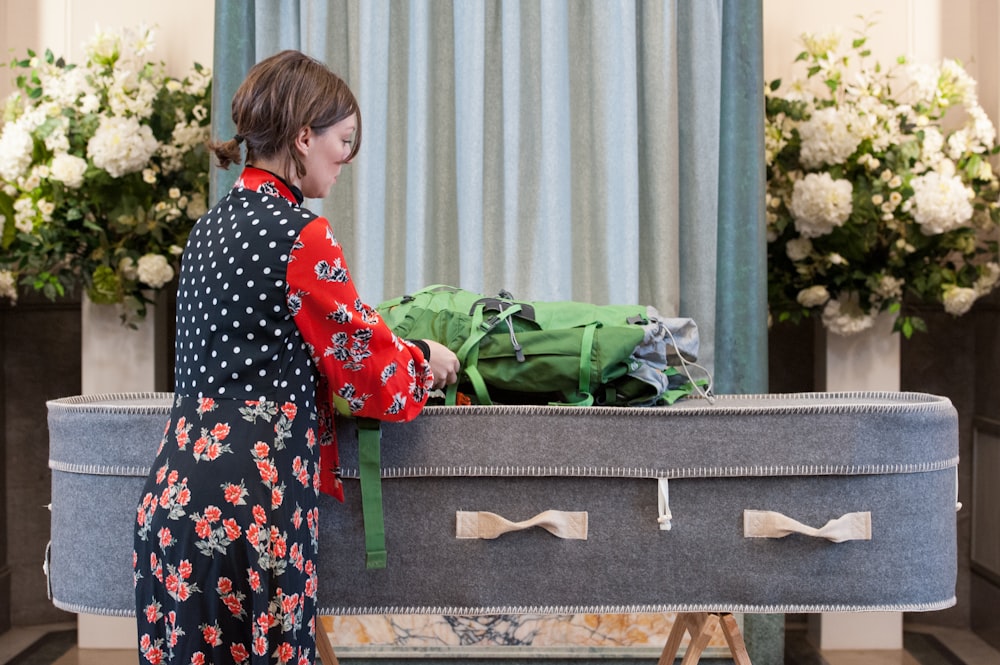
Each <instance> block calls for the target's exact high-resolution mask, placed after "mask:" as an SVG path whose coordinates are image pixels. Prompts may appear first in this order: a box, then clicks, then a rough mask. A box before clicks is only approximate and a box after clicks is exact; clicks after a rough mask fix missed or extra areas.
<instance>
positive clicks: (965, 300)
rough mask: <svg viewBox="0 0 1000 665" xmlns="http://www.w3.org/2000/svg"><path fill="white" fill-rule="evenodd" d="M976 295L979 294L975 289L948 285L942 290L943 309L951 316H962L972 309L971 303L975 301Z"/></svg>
mask: <svg viewBox="0 0 1000 665" xmlns="http://www.w3.org/2000/svg"><path fill="white" fill-rule="evenodd" d="M978 297H979V294H978V293H976V290H975V289H968V288H965V287H962V286H952V287H949V288H947V289H945V292H944V298H943V300H944V311H946V312H948V313H949V314H951V315H952V316H962V315H963V314H965V313H966V312H968V311H969V310H970V309H972V304H973V303H974V302H976V298H978Z"/></svg>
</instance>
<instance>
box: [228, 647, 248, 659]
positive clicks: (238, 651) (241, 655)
mask: <svg viewBox="0 0 1000 665" xmlns="http://www.w3.org/2000/svg"><path fill="white" fill-rule="evenodd" d="M229 654H230V655H231V656H232V657H233V660H235V661H236V662H237V663H245V662H246V660H247V659H248V658H249V657H250V652H249V651H247V648H246V646H244V645H243V644H232V645H230V646H229Z"/></svg>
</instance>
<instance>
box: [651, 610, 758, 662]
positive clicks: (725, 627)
mask: <svg viewBox="0 0 1000 665" xmlns="http://www.w3.org/2000/svg"><path fill="white" fill-rule="evenodd" d="M720 624H721V625H722V634H723V635H725V637H726V643H727V644H728V645H729V650H730V651H731V652H732V654H733V662H734V663H736V665H751V663H750V656H749V654H747V645H746V644H745V643H744V642H743V635H742V634H741V633H740V627H739V625H738V624H737V623H736V618H735V617H734V616H733V615H732V614H728V613H722V612H681V613H679V614H678V615H677V618H676V619H674V627H673V628H671V629H670V635H669V636H668V637H667V645H666V646H665V647H663V653H662V654H660V660H659V661H657V665H673V662H674V658H676V657H677V650H678V649H679V648H680V646H681V641H682V640H683V639H684V633H685V632H688V633H690V634H691V641H690V643H688V648H687V651H685V652H684V660H682V661H681V665H694V664H695V663H697V662H698V661H699V660H700V659H701V653H702V652H703V651H704V650H705V647H706V646H708V642H709V640H711V639H712V633H714V632H715V627H716V626H718V625H720Z"/></svg>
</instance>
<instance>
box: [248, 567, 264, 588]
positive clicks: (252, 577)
mask: <svg viewBox="0 0 1000 665" xmlns="http://www.w3.org/2000/svg"><path fill="white" fill-rule="evenodd" d="M247 581H248V582H249V583H250V590H251V591H253V592H254V593H257V592H259V591H260V590H261V588H262V587H261V585H260V573H258V572H257V571H256V570H254V569H253V568H247Z"/></svg>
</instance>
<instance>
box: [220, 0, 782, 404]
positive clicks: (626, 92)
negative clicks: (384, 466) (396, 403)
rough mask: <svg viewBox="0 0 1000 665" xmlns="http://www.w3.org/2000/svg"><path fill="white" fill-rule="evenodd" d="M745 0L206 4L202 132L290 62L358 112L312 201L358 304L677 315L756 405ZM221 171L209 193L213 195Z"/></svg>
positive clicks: (757, 39) (757, 167)
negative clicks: (271, 60) (430, 290)
mask: <svg viewBox="0 0 1000 665" xmlns="http://www.w3.org/2000/svg"><path fill="white" fill-rule="evenodd" d="M761 13H762V12H761V7H760V0H673V1H670V0H666V1H665V0H593V1H587V0H523V1H518V0H409V1H406V0H335V1H332V2H327V1H325V0H256V1H253V0H217V1H216V28H215V38H216V43H215V63H214V71H215V85H214V95H215V99H214V113H213V131H214V135H215V136H217V137H220V138H229V137H231V136H232V134H233V131H234V130H233V126H232V121H231V118H230V117H229V102H230V100H231V98H232V93H233V92H234V91H235V89H236V87H237V86H238V85H239V83H240V81H241V80H242V79H243V77H244V76H245V74H246V71H247V69H248V68H249V67H250V66H251V65H252V64H253V62H255V61H257V60H259V59H260V58H263V57H265V56H268V55H270V54H273V53H275V52H277V51H279V50H281V49H284V48H296V49H300V50H302V51H305V52H306V53H309V54H310V55H312V56H314V57H316V58H318V59H320V60H322V61H324V62H326V63H327V64H328V65H329V66H330V67H331V68H332V69H333V70H334V71H336V72H338V73H339V74H341V76H343V77H344V78H345V80H346V81H347V82H348V83H349V85H350V86H351V88H352V89H353V90H354V92H355V94H356V96H357V97H358V100H359V103H360V106H361V110H362V114H363V118H364V140H363V145H362V149H361V153H360V155H359V156H358V158H357V159H356V160H355V162H354V163H353V164H352V165H351V166H350V167H348V168H347V169H345V172H344V173H345V175H346V177H344V176H342V177H341V180H340V182H339V183H338V184H337V185H336V186H335V187H334V189H333V191H332V192H331V195H330V196H329V197H328V198H327V199H325V200H323V201H310V202H308V205H309V206H310V207H311V208H312V209H314V210H316V211H317V212H321V213H323V214H325V215H326V216H327V217H329V218H330V219H331V221H332V222H333V225H334V227H335V229H336V230H337V235H338V238H339V239H340V241H341V242H342V244H343V245H344V246H345V250H346V252H347V257H348V261H349V264H350V266H351V271H352V275H353V277H354V279H355V281H356V283H357V285H358V289H359V291H360V293H361V295H362V297H364V298H365V299H366V300H367V301H369V302H371V303H377V302H379V301H380V300H382V299H385V298H388V297H393V296H396V295H401V294H403V293H406V292H408V291H412V290H414V289H417V288H419V287H421V286H425V285H427V284H433V283H448V284H454V285H457V286H461V287H464V288H467V289H470V290H475V291H481V292H485V293H489V294H493V293H496V292H497V291H499V290H500V289H506V290H507V291H510V292H511V293H513V294H514V295H515V296H516V297H519V298H523V299H533V300H558V299H572V300H585V301H590V302H595V303H641V304H650V305H653V306H655V307H656V308H657V309H659V310H660V312H662V313H663V314H668V315H682V316H690V317H692V318H694V319H695V320H696V321H697V322H698V324H699V329H700V334H701V345H702V348H701V357H700V361H701V363H702V364H703V365H706V366H707V367H708V368H710V369H711V370H712V371H713V374H714V376H715V386H716V391H717V392H766V295H765V292H766V274H765V251H764V246H765V239H764V224H763V190H764V166H763V138H762V124H761V120H760V119H761V118H762V117H763V109H762V103H763V98H762V90H763V74H762V53H761V35H762V29H761V23H760V22H761ZM235 176H236V173H235V171H228V172H217V173H215V175H214V177H213V185H214V188H215V193H216V195H217V194H218V192H220V191H225V189H227V188H228V187H229V186H231V184H232V182H233V180H234V179H235Z"/></svg>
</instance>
